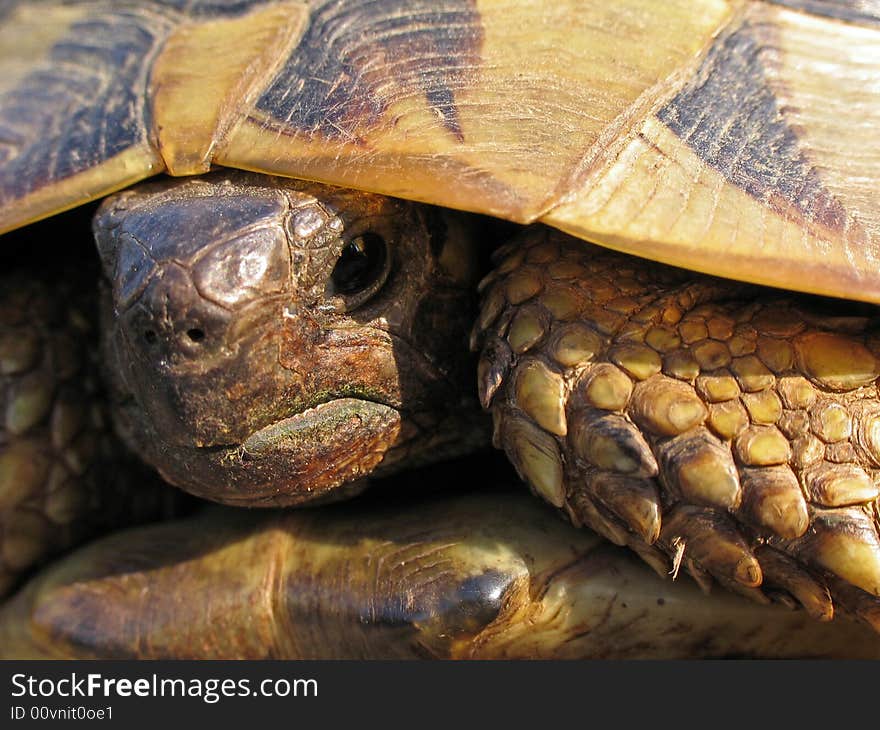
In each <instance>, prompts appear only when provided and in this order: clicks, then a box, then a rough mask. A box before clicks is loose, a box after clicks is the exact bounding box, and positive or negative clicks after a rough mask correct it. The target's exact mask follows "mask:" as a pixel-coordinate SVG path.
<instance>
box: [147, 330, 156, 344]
mask: <svg viewBox="0 0 880 730" xmlns="http://www.w3.org/2000/svg"><path fill="white" fill-rule="evenodd" d="M157 339H158V338H157V336H156V330H144V340H146V342H147V344H148V345H154V344H156V340H157Z"/></svg>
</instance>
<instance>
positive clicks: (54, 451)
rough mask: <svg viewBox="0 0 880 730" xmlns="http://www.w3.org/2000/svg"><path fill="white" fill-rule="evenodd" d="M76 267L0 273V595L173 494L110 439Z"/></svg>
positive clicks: (89, 299) (161, 505)
mask: <svg viewBox="0 0 880 730" xmlns="http://www.w3.org/2000/svg"><path fill="white" fill-rule="evenodd" d="M5 263H6V264H10V261H9V260H8V259H7V260H6V262H5ZM77 266H78V267H79V268H80V269H82V268H84V269H87V270H88V272H89V273H90V274H91V276H89V275H88V274H86V275H85V276H84V277H81V276H79V275H78V273H77V271H78V269H77V267H58V269H57V271H56V270H55V269H51V270H50V272H45V271H42V270H41V272H42V276H40V275H39V274H38V273H37V272H35V271H34V270H31V269H16V268H15V267H14V266H12V267H11V269H9V270H7V271H8V273H7V274H6V275H5V276H3V277H2V278H0V414H2V415H0V597H2V596H3V595H4V594H6V593H7V592H9V591H10V590H11V589H12V588H13V586H14V585H15V584H16V582H17V581H18V580H19V579H20V578H21V577H22V576H23V575H26V574H27V572H28V571H29V570H31V569H32V568H33V567H34V566H36V565H39V564H40V563H42V562H45V560H46V559H48V558H51V557H54V556H56V555H57V554H59V553H60V552H63V551H66V550H69V549H70V548H71V547H72V546H74V545H76V544H78V543H80V542H82V541H83V540H84V539H86V538H88V537H91V536H92V535H94V534H95V533H97V532H104V531H106V530H108V529H110V528H111V527H114V528H118V527H120V526H122V525H126V524H132V523H133V522H139V521H144V520H146V519H155V518H157V517H159V516H162V515H165V516H168V515H170V514H173V512H174V510H175V502H176V501H178V500H177V499H176V495H175V494H173V493H171V492H170V491H169V490H168V489H167V488H165V487H164V485H160V484H158V482H157V480H155V479H153V478H151V477H150V476H149V475H148V474H147V473H146V469H145V468H143V467H142V466H141V465H140V464H139V463H135V462H134V461H133V459H132V457H130V456H128V455H126V454H125V453H124V450H121V449H120V444H119V443H118V441H117V440H116V439H115V438H114V437H113V434H112V432H111V429H110V424H109V418H108V417H107V413H106V411H105V409H104V403H103V395H102V388H101V386H100V382H99V378H98V373H97V367H96V363H95V362H94V356H95V349H96V346H97V327H96V322H95V319H96V318H95V317H94V316H93V315H94V312H93V310H94V309H95V307H94V276H95V274H96V272H95V271H94V269H93V268H90V267H88V266H85V267H82V266H80V265H79V264H77ZM51 272H54V273H51ZM86 292H87V293H86Z"/></svg>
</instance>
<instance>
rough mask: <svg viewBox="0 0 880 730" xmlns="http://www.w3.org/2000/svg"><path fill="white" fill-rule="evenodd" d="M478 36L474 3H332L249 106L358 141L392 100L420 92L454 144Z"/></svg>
mask: <svg viewBox="0 0 880 730" xmlns="http://www.w3.org/2000/svg"><path fill="white" fill-rule="evenodd" d="M482 41H483V33H482V27H481V24H480V16H479V14H478V12H477V10H476V8H475V6H474V0H411V1H405V0H389V1H388V2H383V3H381V4H379V3H376V2H370V1H368V0H330V1H329V2H324V3H323V4H321V5H320V6H318V7H317V8H315V9H314V10H313V11H312V16H311V20H310V24H309V27H308V28H307V29H306V31H305V34H304V35H303V38H302V40H301V41H300V43H299V46H298V47H297V48H296V50H295V51H294V52H293V53H292V54H291V56H290V59H289V60H288V62H287V64H286V65H285V66H284V68H283V69H281V71H280V72H279V74H278V76H277V77H276V78H275V80H274V82H273V83H272V84H271V85H270V86H269V88H268V89H267V90H266V91H265V92H264V93H263V95H262V96H261V97H260V99H259V101H258V102H257V108H258V109H259V110H261V111H262V112H264V113H265V114H266V115H268V116H269V117H270V119H273V120H276V121H277V123H278V124H280V125H281V126H282V127H283V128H284V129H285V131H287V130H289V131H290V132H291V133H296V132H305V133H307V134H309V135H312V134H319V135H321V136H323V137H326V138H329V139H341V140H344V141H350V142H355V143H360V142H361V141H362V138H363V137H364V133H363V132H364V130H366V129H369V128H370V127H371V126H372V125H374V124H375V123H376V122H377V121H378V120H379V119H380V118H381V116H382V115H383V114H384V113H385V111H386V110H387V109H388V107H389V106H390V104H391V103H392V102H394V101H395V100H397V99H400V98H403V97H407V96H413V95H416V94H419V95H422V96H424V98H425V100H426V101H427V103H428V105H429V107H430V108H431V109H432V110H433V111H434V112H435V113H436V114H437V115H438V117H439V119H440V123H441V124H442V125H443V127H444V128H445V129H446V130H447V131H448V132H449V133H451V134H452V135H453V136H454V137H455V138H456V139H458V140H462V139H463V132H462V129H461V123H460V119H459V114H458V109H457V106H456V100H455V92H456V89H457V88H458V87H459V86H460V85H461V83H462V79H463V78H464V76H465V74H467V73H469V72H470V71H471V69H473V68H474V67H476V66H478V65H479V63H480V49H481V46H482Z"/></svg>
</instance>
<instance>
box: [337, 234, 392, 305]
mask: <svg viewBox="0 0 880 730" xmlns="http://www.w3.org/2000/svg"><path fill="white" fill-rule="evenodd" d="M387 274H388V247H387V245H386V244H385V239H384V238H382V236H380V235H378V234H377V233H372V232H370V231H368V232H366V233H362V234H361V235H359V236H355V237H354V238H352V239H351V240H350V241H349V242H348V244H346V246H345V248H344V249H343V250H342V253H341V254H340V255H339V260H338V261H337V262H336V268H334V269H333V273H332V274H331V276H330V284H331V287H330V292H329V293H330V294H334V295H337V296H341V297H343V298H345V299H346V300H348V301H347V309H353V308H354V307H357V306H359V305H360V304H363V302H365V301H366V300H367V299H368V298H369V297H370V296H371V295H372V294H373V293H375V292H376V291H378V289H379V287H381V286H382V284H383V283H384V281H385V278H386V276H387Z"/></svg>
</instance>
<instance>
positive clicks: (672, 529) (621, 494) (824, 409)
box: [474, 228, 880, 630]
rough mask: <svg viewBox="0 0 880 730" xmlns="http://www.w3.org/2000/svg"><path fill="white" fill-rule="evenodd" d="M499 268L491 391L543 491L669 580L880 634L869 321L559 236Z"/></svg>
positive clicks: (499, 429) (873, 319) (507, 439)
mask: <svg viewBox="0 0 880 730" xmlns="http://www.w3.org/2000/svg"><path fill="white" fill-rule="evenodd" d="M496 262H497V264H498V266H497V268H496V270H495V271H494V272H493V273H492V274H490V275H489V277H487V279H486V280H485V281H484V282H483V284H482V288H483V305H482V313H481V315H480V317H479V321H478V323H477V327H476V329H475V332H474V338H475V342H476V343H481V344H482V350H483V354H482V358H481V362H480V368H479V370H480V374H479V381H480V383H479V385H480V395H481V400H482V402H483V405H484V406H485V407H486V408H489V409H490V410H491V411H492V415H493V418H494V423H495V433H494V443H495V445H496V446H497V447H499V448H503V449H504V450H505V452H506V453H507V455H508V456H509V457H510V459H511V460H512V461H513V463H514V464H515V466H516V467H517V470H518V471H519V473H520V475H521V476H522V477H523V478H524V479H525V480H526V481H527V482H528V483H529V484H530V485H531V487H532V489H533V490H534V491H535V492H537V493H538V494H540V495H541V496H543V497H544V498H545V499H546V500H548V501H549V502H551V503H552V504H554V505H555V506H556V507H559V508H561V509H562V510H564V511H565V512H566V514H567V515H568V516H569V517H570V519H571V521H572V522H573V523H574V524H576V525H581V524H584V525H588V526H590V527H591V528H593V529H595V530H596V531H597V532H599V533H600V534H602V535H604V536H605V537H607V538H609V539H610V540H612V541H613V542H615V543H617V544H619V545H628V546H630V547H631V548H633V549H634V550H635V551H636V552H638V553H639V554H640V555H641V556H642V557H643V558H644V559H645V560H646V561H647V562H648V563H649V564H650V565H651V566H653V567H654V568H655V569H656V570H657V572H658V573H660V574H661V575H666V574H668V573H672V574H677V573H678V571H679V570H680V569H684V570H685V571H686V572H688V573H690V575H691V576H693V578H694V579H695V580H696V581H697V583H699V584H700V585H701V586H703V587H704V589H706V590H708V588H709V586H710V585H711V583H712V582H713V580H715V581H717V582H719V583H720V584H722V585H723V586H726V587H728V588H730V589H732V590H734V591H736V592H738V593H741V594H744V595H747V596H749V597H751V598H752V599H754V600H757V601H759V602H768V601H769V600H770V599H775V600H779V601H781V602H783V603H786V604H789V605H797V604H800V605H802V606H803V607H804V608H805V609H806V610H807V612H808V613H810V614H811V615H812V616H814V617H816V618H818V619H820V620H830V619H831V618H832V616H833V615H834V614H835V611H839V612H842V613H846V614H851V615H855V616H858V617H859V618H861V619H863V620H864V621H866V622H868V623H869V624H870V625H871V626H873V627H874V629H875V630H880V600H878V596H880V517H878V506H880V501H878V494H880V489H878V479H880V403H878V400H877V383H876V379H877V377H878V374H880V360H878V357H877V354H878V352H880V341H878V339H877V334H878V329H877V328H878V324H880V319H878V317H877V314H876V311H874V310H873V308H870V307H861V308H854V307H850V310H849V311H847V306H848V305H847V304H846V303H839V304H838V307H837V309H839V310H842V311H833V310H829V303H828V302H824V303H822V302H817V301H810V300H804V299H800V300H799V299H797V298H794V297H792V296H791V295H788V294H786V293H784V292H774V291H771V290H761V289H758V288H755V287H749V286H746V285H742V284H737V283H733V282H725V281H722V280H717V279H711V278H708V277H698V276H694V275H693V274H691V273H688V272H685V271H681V270H675V269H670V268H668V267H662V266H660V265H657V264H655V263H652V262H648V261H642V260H637V259H632V258H626V257H623V256H620V255H618V254H614V253H610V252H608V251H605V250H603V249H593V248H590V247H588V246H585V245H584V244H583V243H582V242H580V241H574V240H573V239H570V238H567V237H566V236H564V235H562V234H560V233H558V232H554V231H551V230H550V229H545V228H534V229H530V230H529V231H527V232H526V233H525V234H523V235H522V236H521V237H520V238H519V240H518V241H516V242H514V243H512V244H510V245H508V246H506V247H504V248H503V249H501V250H500V251H499V252H498V253H497V255H496Z"/></svg>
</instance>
